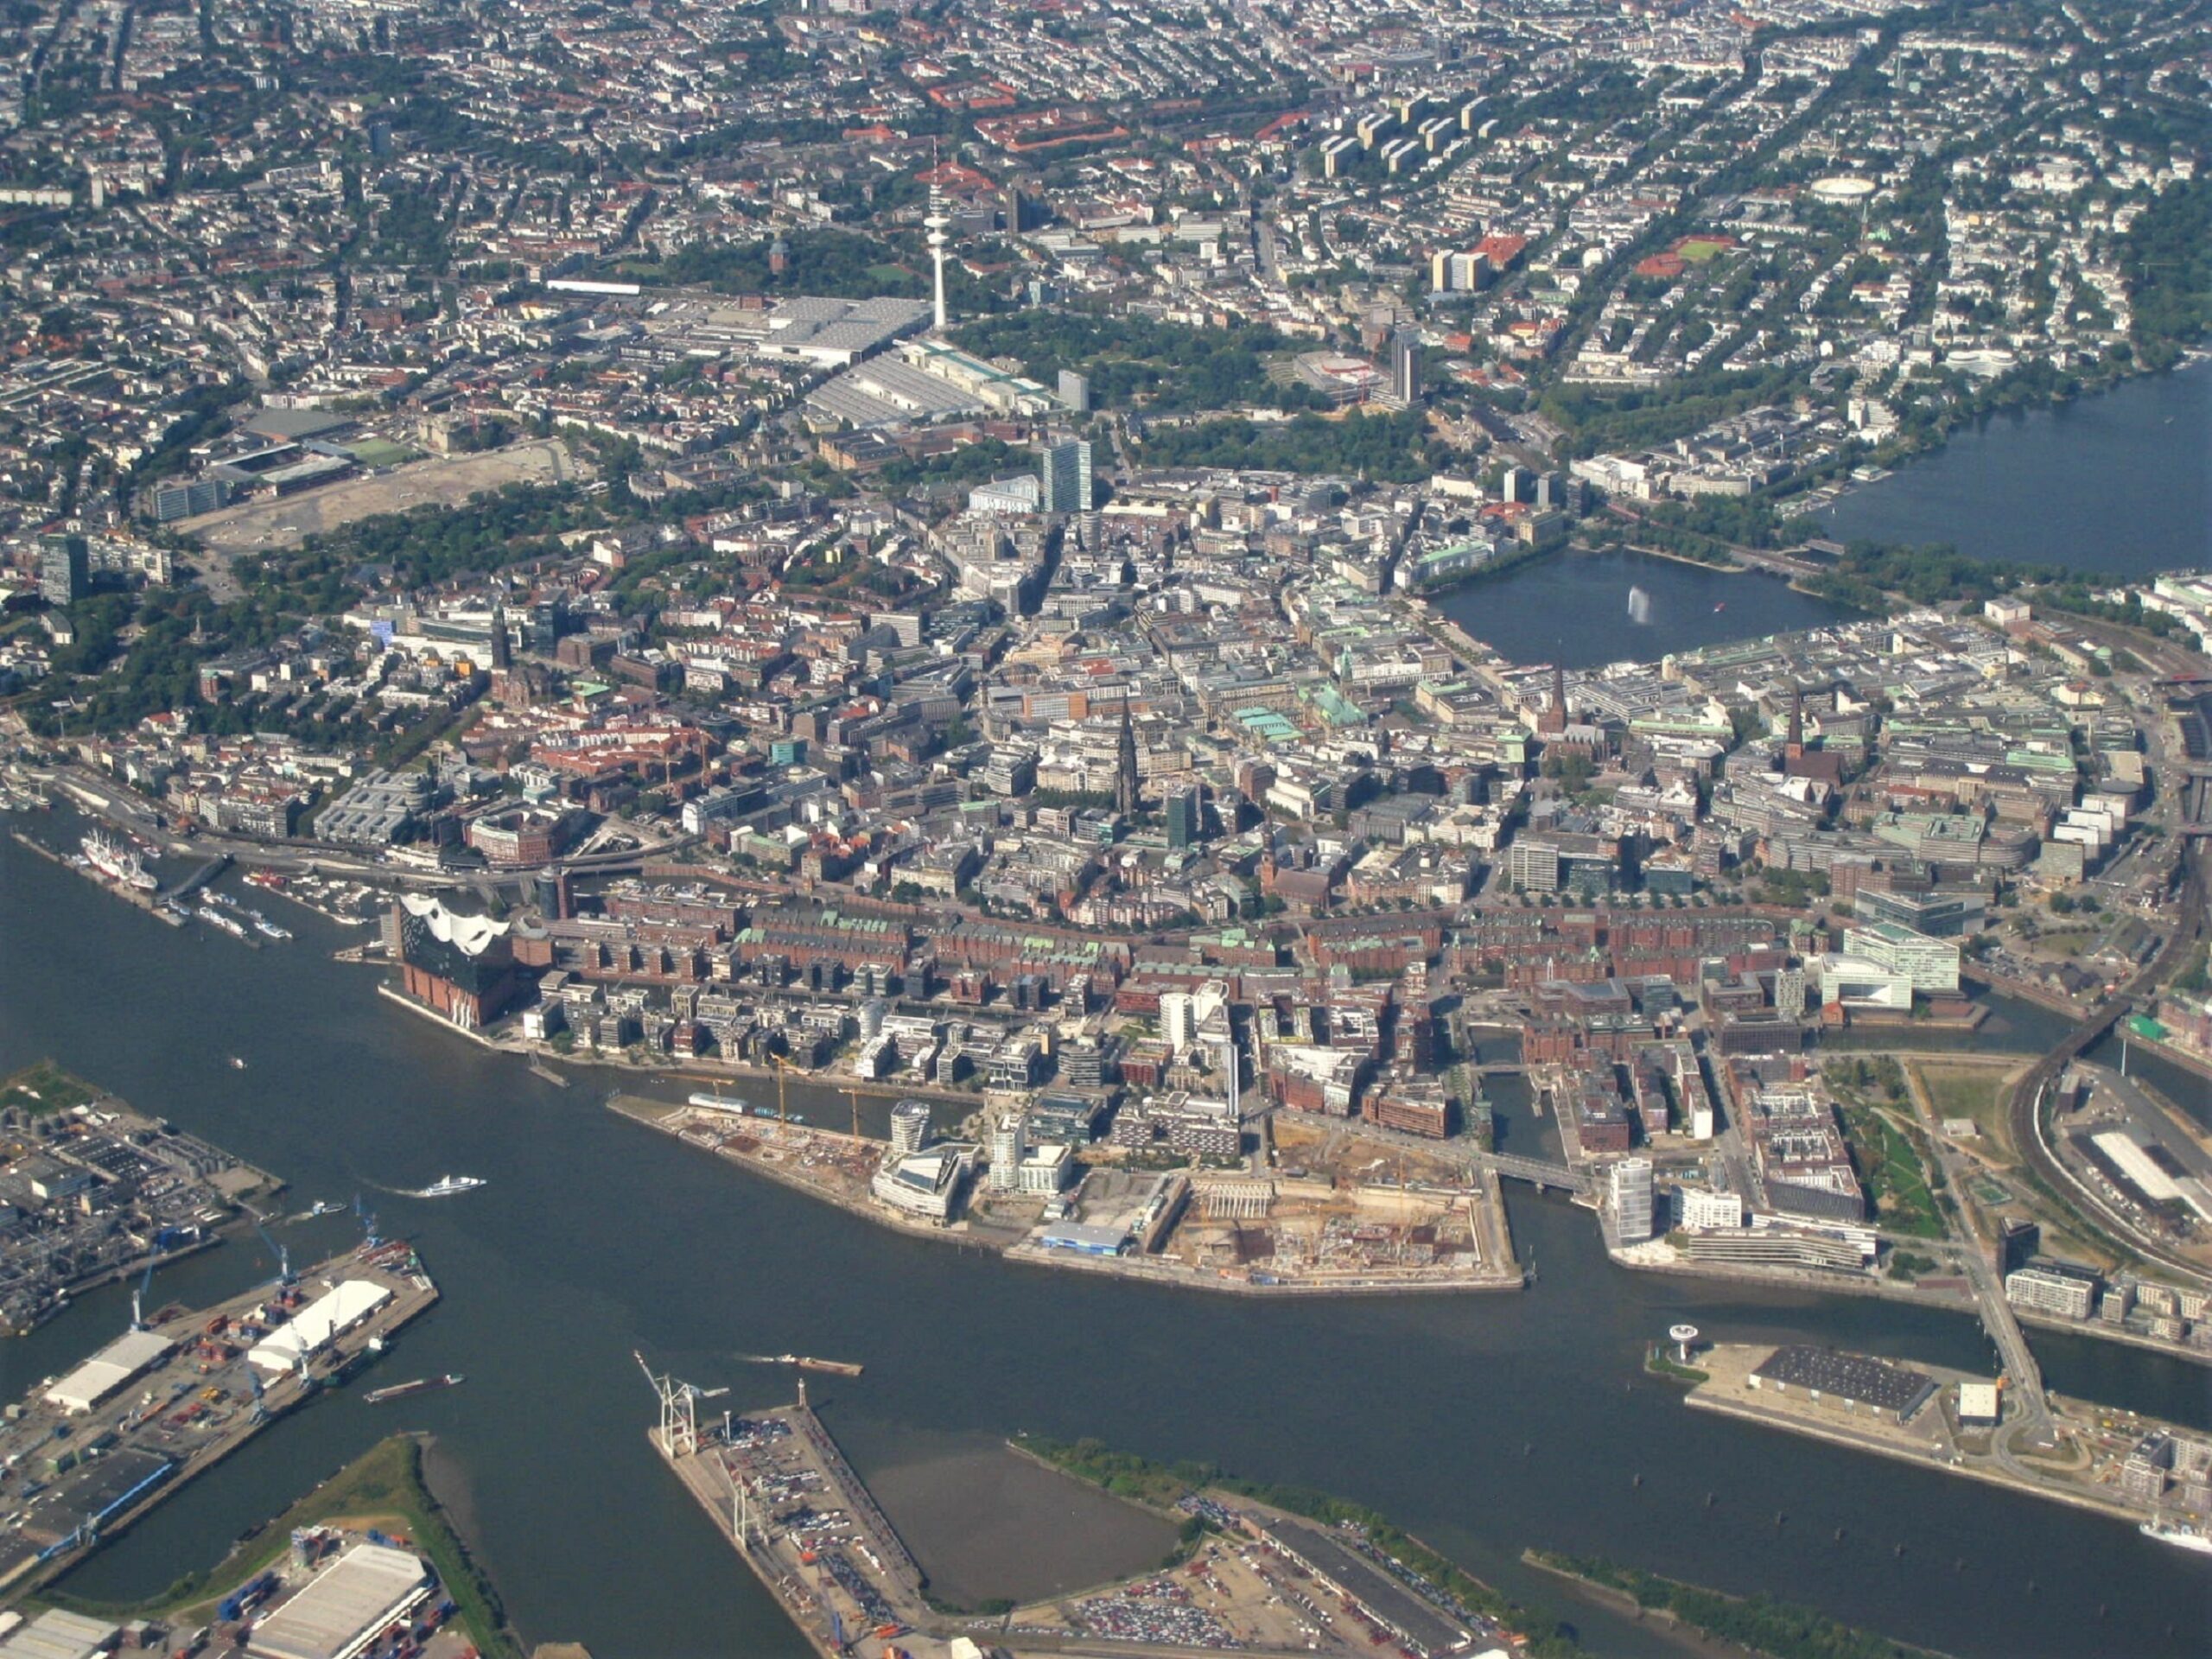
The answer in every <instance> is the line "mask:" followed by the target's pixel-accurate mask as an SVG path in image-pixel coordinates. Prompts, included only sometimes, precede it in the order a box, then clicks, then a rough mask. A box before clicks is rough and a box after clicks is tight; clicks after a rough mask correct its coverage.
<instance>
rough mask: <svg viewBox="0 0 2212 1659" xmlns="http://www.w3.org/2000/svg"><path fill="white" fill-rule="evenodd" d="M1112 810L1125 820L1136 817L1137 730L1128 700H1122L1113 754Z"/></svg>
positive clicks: (1126, 698)
mask: <svg viewBox="0 0 2212 1659" xmlns="http://www.w3.org/2000/svg"><path fill="white" fill-rule="evenodd" d="M1114 810H1116V812H1118V813H1120V814H1121V815H1122V817H1125V818H1135V817H1136V815H1137V730H1136V727H1135V724H1134V723H1133V722H1132V721H1130V718H1129V699H1128V697H1126V696H1124V697H1123V698H1122V735H1121V741H1119V742H1118V743H1117V744H1116V747H1115V752H1114Z"/></svg>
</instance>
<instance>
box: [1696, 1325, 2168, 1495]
mask: <svg viewBox="0 0 2212 1659" xmlns="http://www.w3.org/2000/svg"><path fill="white" fill-rule="evenodd" d="M1774 1351H1775V1350H1774V1346H1773V1344H1743V1343H1719V1344H1713V1346H1712V1347H1711V1348H1709V1349H1707V1350H1704V1351H1700V1352H1698V1353H1696V1354H1695V1355H1694V1356H1693V1357H1692V1358H1691V1360H1690V1366H1691V1368H1692V1372H1693V1374H1694V1375H1695V1376H1698V1378H1699V1380H1697V1381H1696V1383H1694V1386H1693V1387H1692V1388H1691V1389H1690V1391H1689V1394H1688V1398H1687V1400H1686V1402H1685V1403H1686V1404H1688V1406H1690V1407H1691V1408H1693V1409H1695V1410H1700V1411H1709V1412H1715V1413H1718V1414H1720V1415H1722V1416H1726V1417H1734V1418H1738V1419H1739V1420H1741V1421H1745V1422H1750V1423H1755V1424H1758V1425H1759V1426H1760V1427H1764V1428H1770V1429H1779V1430H1781V1431H1783V1433H1791V1434H1802V1435H1805V1436H1807V1437H1808V1438H1810V1439H1813V1440H1826V1441H1827V1442H1828V1443H1829V1444H1830V1445H1832V1446H1845V1447H1847V1448H1849V1449H1850V1450H1852V1451H1855V1452H1872V1453H1873V1454H1874V1455H1875V1456H1877V1457H1885V1458H1893V1459H1898V1460H1900V1461H1903V1462H1906V1463H1912V1464H1917V1465H1919V1466H1921V1467H1922V1468H1924V1469H1936V1470H1940V1471H1942V1472H1943V1473H1945V1474H1950V1475H1959V1476H1963V1477H1964V1478H1967V1479H1968V1480H1979V1481H1982V1482H1986V1484H1991V1485H1995V1486H2003V1487H2006V1488H2009V1489H2010V1490H2011V1491H2016V1492H2020V1493H2024V1494H2025V1495H2026V1496H2028V1497H2039V1498H2044V1499H2045V1500H2047V1501H2049V1502H2051V1503H2064V1504H2067V1505H2069V1507H2071V1508H2074V1509H2079V1510H2091V1511H2094V1513H2096V1514H2099V1515H2104V1516H2111V1517H2113V1519H2115V1520H2121V1521H2131V1522H2145V1521H2149V1520H2152V1519H2153V1518H2154V1517H2156V1516H2158V1515H2159V1514H2161V1513H2163V1512H2166V1511H2171V1512H2172V1514H2173V1515H2174V1517H2175V1518H2177V1519H2179V1518H2194V1519H2196V1520H2198V1521H2202V1520H2203V1519H2204V1518H2205V1517H2204V1516H2202V1513H2201V1512H2190V1511H2188V1510H2186V1509H2185V1506H2183V1504H2181V1503H2179V1501H2178V1500H2179V1498H2180V1496H2181V1494H2180V1490H2179V1488H2178V1487H2177V1488H2176V1489H2175V1490H2174V1491H2169V1492H2167V1493H2165V1494H2164V1498H2163V1499H2162V1501H2161V1502H2158V1503H2153V1502H2151V1501H2147V1500H2145V1499H2143V1498H2139V1497H2132V1496H2130V1495H2129V1493H2128V1492H2127V1491H2126V1490H2125V1488H2124V1486H2123V1484H2122V1481H2121V1478H2120V1477H2121V1473H2122V1471H2123V1468H2124V1466H2125V1465H2126V1462H2127V1460H2128V1459H2129V1457H2130V1455H2131V1454H2132V1453H2133V1452H2134V1451H2135V1449H2136V1448H2137V1447H2138V1446H2140V1445H2141V1444H2143V1443H2144V1442H2145V1440H2152V1439H2159V1438H2163V1439H2164V1440H2166V1441H2167V1442H2168V1443H2169V1444H2170V1445H2171V1446H2172V1447H2173V1448H2174V1449H2175V1456H2176V1463H2177V1470H2178V1466H2179V1465H2180V1464H2182V1463H2183V1462H2185V1461H2188V1460H2190V1459H2196V1458H2201V1457H2202V1456H2204V1455H2206V1454H2207V1452H2206V1450H2200V1448H2205V1442H2206V1439H2207V1437H2206V1436H2205V1435H2204V1434H2202V1433H2201V1432H2198V1431H2194V1430H2191V1429H2188V1428H2185V1427H2177V1426H2176V1425H2173V1424H2170V1423H2161V1422H2158V1421H2153V1420H2152V1419H2149V1418H2145V1417H2139V1416H2137V1415H2136V1414H2133V1413H2131V1412H2126V1411H2122V1410H2120V1409H2119V1408H2114V1407H2110V1406H2099V1405H2094V1404H2091V1403H2088V1402H2083V1401H2076V1400H2062V1399H2060V1398H2059V1397H2058V1396H2057V1395H2046V1396H2042V1397H2041V1398H2039V1399H2038V1400H2037V1401H2036V1402H2027V1401H2024V1400H2023V1399H2021V1398H2020V1397H2019V1396H2018V1390H2016V1389H2010V1388H2006V1389H2000V1390H1999V1411H2000V1413H2001V1415H2002V1419H2003V1421H2002V1424H2001V1426H2000V1425H1999V1424H1996V1423H1987V1422H1983V1423H1974V1422H1968V1421H1965V1420H1964V1419H1962V1417H1961V1414H1960V1411H1961V1408H1960V1406H1959V1403H1958V1402H1959V1388H1960V1385H1961V1383H1986V1382H1988V1381H1989V1379H1988V1378H1987V1377H1986V1376H1980V1377H1977V1376H1972V1375H1970V1374H1968V1373H1966V1372H1962V1371H1955V1370H1948V1369H1946V1368H1944V1367H1942V1366H1936V1365H1927V1364H1919V1363H1915V1364H1913V1365H1911V1366H1910V1368H1909V1369H1904V1368H1897V1367H1894V1366H1892V1367H1891V1369H1892V1370H1902V1371H1903V1374H1904V1375H1905V1376H1920V1377H1923V1378H1924V1379H1926V1380H1927V1381H1928V1382H1929V1383H1931V1384H1932V1385H1933V1386H1932V1390H1931V1392H1930V1393H1929V1397H1928V1398H1927V1400H1926V1402H1925V1403H1923V1404H1920V1405H1918V1406H1917V1407H1916V1408H1914V1409H1912V1410H1910V1411H1909V1412H1908V1413H1907V1414H1905V1415H1904V1418H1902V1419H1900V1418H1899V1417H1898V1416H1897V1414H1896V1413H1895V1412H1893V1411H1888V1410H1884V1409H1879V1408H1875V1407H1872V1406H1869V1405H1864V1404H1854V1403H1853V1402H1848V1401H1846V1400H1842V1399H1838V1398H1825V1399H1824V1398H1822V1397H1821V1395H1814V1394H1808V1392H1807V1391H1806V1390H1805V1389H1802V1388H1791V1389H1777V1388H1776V1387H1774V1386H1772V1385H1771V1384H1769V1385H1768V1386H1764V1387H1762V1386H1761V1385H1760V1384H1759V1383H1757V1382H1755V1381H1753V1377H1754V1376H1755V1374H1756V1373H1758V1370H1759V1368H1760V1367H1761V1365H1762V1364H1764V1363H1767V1362H1768V1361H1769V1359H1770V1356H1772V1355H1773V1353H1774ZM2037 1412H2042V1413H2044V1421H2046V1422H2047V1423H2048V1425H2049V1427H2050V1433H2051V1438H2052V1444H2051V1445H2050V1446H2048V1447H2037V1448H2035V1449H2032V1450H2030V1449H2026V1448H2023V1449H2021V1450H2019V1451H2015V1450H2014V1449H2013V1447H2012V1444H2011V1441H2012V1435H2011V1433H2010V1432H2009V1431H2011V1430H2012V1428H2013V1427H2015V1425H2020V1424H2025V1423H2027V1422H2029V1421H2032V1420H2033V1416H2034V1414H2036V1413H2037ZM2207 1450H2212V1449H2207ZM2176 1478H2177V1479H2178V1478H2179V1476H2178V1473H2177V1476H2176Z"/></svg>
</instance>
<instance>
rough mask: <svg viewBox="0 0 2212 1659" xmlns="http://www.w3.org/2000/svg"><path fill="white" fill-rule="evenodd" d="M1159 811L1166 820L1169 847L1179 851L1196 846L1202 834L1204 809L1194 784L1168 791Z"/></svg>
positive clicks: (1196, 786)
mask: <svg viewBox="0 0 2212 1659" xmlns="http://www.w3.org/2000/svg"><path fill="white" fill-rule="evenodd" d="M1160 811H1161V816H1163V817H1165V818H1166V820H1167V844H1168V846H1169V847H1171V848H1174V849H1182V848H1185V847H1195V846H1197V845H1198V842H1199V840H1200V838H1201V836H1202V835H1203V832H1204V825H1205V809H1204V808H1203V807H1202V806H1201V805H1200V804H1199V802H1198V785H1196V784H1185V785H1183V786H1182V787H1181V788H1179V789H1171V790H1169V791H1167V798H1166V800H1165V801H1163V802H1162V803H1161V804H1160Z"/></svg>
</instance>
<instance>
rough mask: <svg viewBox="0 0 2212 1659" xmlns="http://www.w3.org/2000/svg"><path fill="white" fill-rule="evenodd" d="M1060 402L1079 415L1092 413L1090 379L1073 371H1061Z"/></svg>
mask: <svg viewBox="0 0 2212 1659" xmlns="http://www.w3.org/2000/svg"><path fill="white" fill-rule="evenodd" d="M1060 401H1061V402H1062V403H1064V404H1066V405H1067V406H1068V407H1069V408H1070V409H1071V410H1074V411H1075V412H1076V413H1077V414H1078V415H1087V414H1089V413H1090V376H1089V375H1087V374H1077V372H1075V371H1074V370H1073V369H1062V370H1061V371H1060Z"/></svg>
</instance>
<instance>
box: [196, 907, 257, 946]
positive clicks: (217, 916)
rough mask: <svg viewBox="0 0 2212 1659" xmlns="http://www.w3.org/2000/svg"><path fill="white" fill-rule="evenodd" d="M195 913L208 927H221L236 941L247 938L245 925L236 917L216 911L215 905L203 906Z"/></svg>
mask: <svg viewBox="0 0 2212 1659" xmlns="http://www.w3.org/2000/svg"><path fill="white" fill-rule="evenodd" d="M195 913H196V914H197V915H198V916H199V918H200V920H201V921H203V922H205V923H207V925H208V926H210V927H219V928H221V929H222V930H223V931H224V932H226V933H227V934H229V935H230V936H231V937H232V938H234V939H242V938H245V923H243V922H241V921H239V920H238V918H236V917H234V916H231V915H228V914H226V912H222V911H219V910H218V909H216V908H215V906H213V905H202V906H200V908H199V910H198V911H197V912H195Z"/></svg>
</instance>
